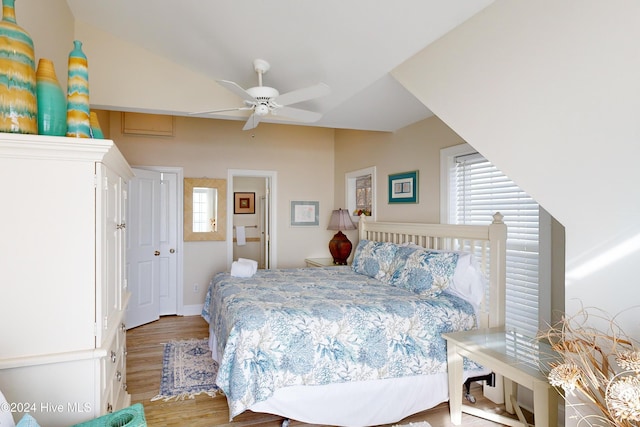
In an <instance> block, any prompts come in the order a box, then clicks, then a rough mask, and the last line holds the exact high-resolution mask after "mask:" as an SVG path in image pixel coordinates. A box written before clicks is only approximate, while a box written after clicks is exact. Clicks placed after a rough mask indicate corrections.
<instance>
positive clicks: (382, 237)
mask: <svg viewBox="0 0 640 427" xmlns="http://www.w3.org/2000/svg"><path fill="white" fill-rule="evenodd" d="M366 218H367V217H366V216H364V215H363V216H361V217H360V225H359V227H358V229H359V238H360V240H363V239H367V240H373V241H378V242H393V243H398V244H402V243H414V244H417V245H419V246H422V247H424V248H427V249H435V250H447V251H463V252H472V253H473V254H474V255H475V257H476V260H477V262H478V264H479V265H480V268H481V269H482V272H483V273H484V276H485V277H487V278H488V282H487V289H485V298H484V301H483V302H482V305H481V307H480V313H479V323H480V327H494V326H503V325H504V318H505V282H506V269H505V264H506V258H507V257H506V240H507V226H506V225H505V223H504V222H503V220H502V219H503V215H502V214H501V213H500V212H497V213H495V214H494V215H493V222H492V223H491V224H490V225H488V226H483V225H455V224H418V223H401V222H373V221H367V219H366Z"/></svg>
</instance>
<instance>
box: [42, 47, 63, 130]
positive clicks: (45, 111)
mask: <svg viewBox="0 0 640 427" xmlns="http://www.w3.org/2000/svg"><path fill="white" fill-rule="evenodd" d="M36 82H37V85H36V94H37V98H38V134H39V135H52V136H65V135H66V133H67V99H66V97H65V94H64V91H63V90H62V87H61V86H60V83H59V82H58V77H57V76H56V70H55V68H54V65H53V62H52V61H51V60H49V59H46V58H40V61H38V68H37V69H36Z"/></svg>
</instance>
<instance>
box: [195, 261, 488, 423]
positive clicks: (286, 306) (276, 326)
mask: <svg viewBox="0 0 640 427" xmlns="http://www.w3.org/2000/svg"><path fill="white" fill-rule="evenodd" d="M202 315H203V317H204V318H205V319H206V320H207V321H208V322H209V323H210V324H211V330H212V331H213V332H214V333H215V335H216V337H217V342H218V349H217V351H218V354H219V355H222V358H221V360H219V369H218V376H217V379H216V384H217V385H218V386H219V387H220V388H221V389H222V390H223V391H224V392H225V394H226V396H227V400H228V404H229V410H230V417H231V418H233V417H235V416H236V415H238V414H240V413H242V412H243V411H245V410H246V409H248V408H249V407H251V405H252V404H254V403H256V402H260V401H263V400H266V399H268V398H269V397H270V396H271V395H272V394H273V393H274V391H275V390H277V389H278V388H282V387H287V386H292V385H318V384H328V383H340V382H346V381H365V380H374V379H382V378H393V377H402V376H410V375H423V374H433V373H439V372H446V359H447V355H446V343H445V341H444V340H443V339H442V338H441V336H440V334H442V333H445V332H451V331H456V330H467V329H472V328H473V327H475V325H476V318H475V314H474V310H473V307H472V306H471V305H470V304H469V303H468V302H466V301H465V300H463V299H462V298H459V297H456V296H454V295H451V294H447V293H446V292H444V293H442V294H440V295H439V296H437V297H433V298H430V297H426V296H419V295H416V294H415V293H412V292H410V291H407V290H406V289H403V288H400V287H394V286H390V285H388V284H383V283H382V282H380V281H378V280H376V279H373V278H370V277H367V276H365V275H362V274H358V273H355V272H354V271H353V270H352V269H351V268H350V267H346V266H345V267H327V268H300V269H280V270H259V271H258V272H257V273H256V274H255V275H254V276H253V277H251V278H238V277H231V276H230V275H229V274H228V273H219V274H217V275H216V276H215V278H214V279H213V281H212V283H211V285H210V287H209V291H208V293H207V299H206V302H205V306H204V309H203V312H202Z"/></svg>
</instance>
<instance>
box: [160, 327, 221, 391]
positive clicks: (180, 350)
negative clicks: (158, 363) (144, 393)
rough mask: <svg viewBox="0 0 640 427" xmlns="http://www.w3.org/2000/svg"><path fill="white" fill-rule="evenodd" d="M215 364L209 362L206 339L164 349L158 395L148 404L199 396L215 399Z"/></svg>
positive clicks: (216, 367)
mask: <svg viewBox="0 0 640 427" xmlns="http://www.w3.org/2000/svg"><path fill="white" fill-rule="evenodd" d="M217 373H218V364H217V363H216V362H215V361H214V360H213V359H212V358H211V351H210V350H209V345H208V342H207V340H206V339H190V340H183V341H172V342H169V343H166V344H165V345H164V356H163V360H162V380H161V381H160V394H158V395H157V396H155V397H154V398H153V399H151V400H160V399H162V400H164V401H170V400H184V399H193V398H194V397H195V396H197V395H199V394H203V393H204V394H208V395H209V396H215V395H216V393H218V392H219V391H220V389H219V388H218V387H217V386H216V385H215V379H216V374H217Z"/></svg>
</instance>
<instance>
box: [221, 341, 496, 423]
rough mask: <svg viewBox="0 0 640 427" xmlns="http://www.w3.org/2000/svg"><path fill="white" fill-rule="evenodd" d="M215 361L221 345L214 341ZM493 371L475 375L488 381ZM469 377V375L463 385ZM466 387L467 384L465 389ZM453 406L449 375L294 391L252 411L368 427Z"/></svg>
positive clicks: (293, 388)
mask: <svg viewBox="0 0 640 427" xmlns="http://www.w3.org/2000/svg"><path fill="white" fill-rule="evenodd" d="M209 348H211V349H212V350H211V352H212V353H213V358H214V360H219V358H218V357H217V351H216V349H217V348H218V347H217V342H216V338H215V336H214V335H213V334H211V335H210V336H209ZM489 372H490V371H484V372H483V371H480V372H479V371H474V372H473V374H474V375H484V374H487V373H489ZM468 377H469V374H468V373H466V372H465V375H464V380H465V381H466V379H467V378H468ZM460 387H462V384H460ZM448 400H449V384H448V380H447V374H446V373H441V374H434V375H417V376H413V377H402V378H390V379H384V380H371V381H358V382H348V383H339V384H327V385H315V386H291V387H285V388H281V389H278V390H276V391H275V393H274V394H273V396H271V397H270V398H269V399H267V400H265V401H262V402H258V403H255V404H254V405H252V406H251V407H250V408H249V409H250V410H251V411H253V412H263V413H269V414H274V415H279V416H282V417H284V418H289V419H291V420H296V421H300V422H304V423H307V424H323V425H333V426H349V427H363V426H375V425H381V424H391V423H395V422H398V421H400V420H402V419H404V418H406V417H408V416H409V415H413V414H415V413H418V412H422V411H425V410H427V409H430V408H433V407H434V406H436V405H439V404H440V403H442V402H446V401H448Z"/></svg>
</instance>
